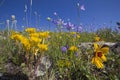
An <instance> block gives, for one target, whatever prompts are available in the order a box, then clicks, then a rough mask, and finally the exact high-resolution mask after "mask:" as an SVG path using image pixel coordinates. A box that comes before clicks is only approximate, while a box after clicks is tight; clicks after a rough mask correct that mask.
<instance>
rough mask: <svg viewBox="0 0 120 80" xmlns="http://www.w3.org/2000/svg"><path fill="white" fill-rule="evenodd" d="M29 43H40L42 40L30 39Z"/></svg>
mask: <svg viewBox="0 0 120 80" xmlns="http://www.w3.org/2000/svg"><path fill="white" fill-rule="evenodd" d="M30 41H31V43H40V42H41V41H42V39H40V38H37V37H30Z"/></svg>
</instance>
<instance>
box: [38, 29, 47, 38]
mask: <svg viewBox="0 0 120 80" xmlns="http://www.w3.org/2000/svg"><path fill="white" fill-rule="evenodd" d="M39 35H40V37H41V38H45V39H46V38H48V37H49V32H47V31H46V32H39Z"/></svg>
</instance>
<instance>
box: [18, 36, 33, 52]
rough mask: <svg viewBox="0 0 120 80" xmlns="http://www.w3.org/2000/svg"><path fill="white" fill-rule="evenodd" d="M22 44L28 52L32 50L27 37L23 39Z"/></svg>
mask: <svg viewBox="0 0 120 80" xmlns="http://www.w3.org/2000/svg"><path fill="white" fill-rule="evenodd" d="M20 42H21V43H22V45H23V47H24V48H25V49H26V50H27V51H29V50H30V48H31V44H30V42H29V39H27V38H26V37H23V38H22V39H21V41H20Z"/></svg>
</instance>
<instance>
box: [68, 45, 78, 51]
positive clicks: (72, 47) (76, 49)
mask: <svg viewBox="0 0 120 80" xmlns="http://www.w3.org/2000/svg"><path fill="white" fill-rule="evenodd" d="M69 50H70V51H78V48H77V47H76V46H71V47H70V48H69Z"/></svg>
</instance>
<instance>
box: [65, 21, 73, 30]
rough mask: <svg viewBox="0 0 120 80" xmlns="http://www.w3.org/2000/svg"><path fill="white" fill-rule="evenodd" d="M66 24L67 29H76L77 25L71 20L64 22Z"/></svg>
mask: <svg viewBox="0 0 120 80" xmlns="http://www.w3.org/2000/svg"><path fill="white" fill-rule="evenodd" d="M64 26H66V29H67V30H73V29H75V25H74V24H72V23H71V22H68V23H66V24H64Z"/></svg>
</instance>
